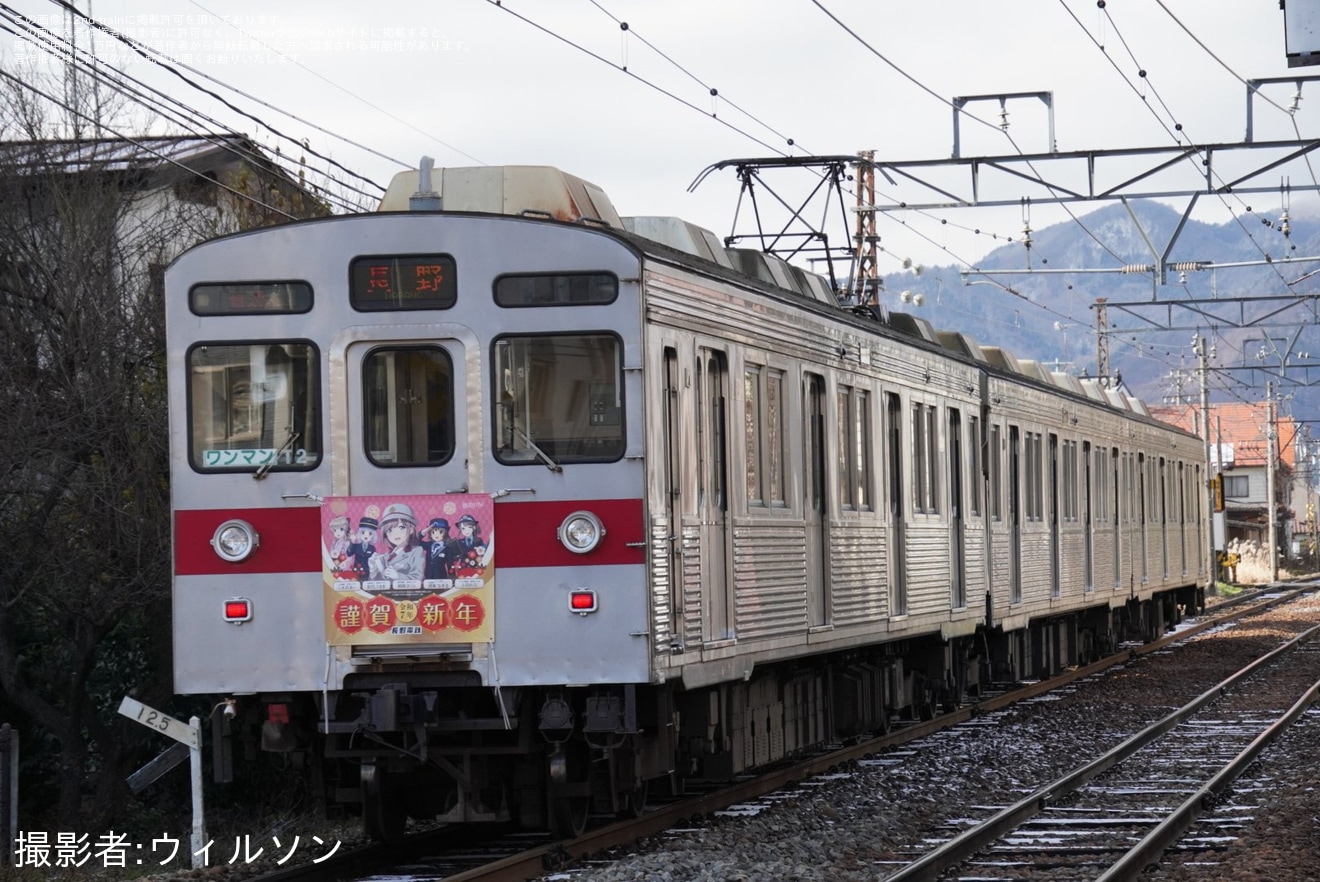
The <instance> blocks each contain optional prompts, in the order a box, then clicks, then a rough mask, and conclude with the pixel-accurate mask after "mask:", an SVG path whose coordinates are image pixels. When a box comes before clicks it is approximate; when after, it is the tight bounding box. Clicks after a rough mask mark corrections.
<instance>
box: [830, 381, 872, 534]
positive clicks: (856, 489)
mask: <svg viewBox="0 0 1320 882" xmlns="http://www.w3.org/2000/svg"><path fill="white" fill-rule="evenodd" d="M838 408H839V413H838V419H839V433H838V434H839V466H838V472H839V474H838V478H839V505H840V506H841V507H842V508H845V509H851V510H854V511H870V510H871V471H872V467H871V452H872V445H871V396H870V395H869V394H868V393H867V391H866V390H865V389H855V388H853V387H851V386H840V387H839V389H838Z"/></svg>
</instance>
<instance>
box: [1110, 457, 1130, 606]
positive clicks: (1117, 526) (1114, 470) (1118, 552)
mask: <svg viewBox="0 0 1320 882" xmlns="http://www.w3.org/2000/svg"><path fill="white" fill-rule="evenodd" d="M1109 460H1110V465H1111V474H1110V480H1109V489H1108V490H1106V491H1105V492H1106V493H1109V492H1112V494H1113V496H1112V499H1113V501H1114V504H1113V505H1112V506H1110V509H1109V513H1110V517H1111V518H1112V519H1113V521H1112V522H1113V533H1114V541H1113V551H1114V586H1115V587H1117V586H1119V585H1121V584H1123V550H1122V546H1123V541H1122V540H1123V528H1122V526H1121V520H1120V515H1122V516H1124V517H1125V516H1126V515H1127V508H1126V506H1124V505H1123V494H1122V493H1120V492H1119V487H1120V486H1121V485H1120V484H1119V469H1118V448H1117V447H1115V448H1113V449H1112V451H1111V452H1110V457H1109Z"/></svg>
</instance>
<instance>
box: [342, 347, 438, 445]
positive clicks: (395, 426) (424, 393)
mask: <svg viewBox="0 0 1320 882" xmlns="http://www.w3.org/2000/svg"><path fill="white" fill-rule="evenodd" d="M453 387H454V369H453V363H452V362H451V361H450V360H449V354H448V353H447V352H445V351H444V350H443V349H436V348H433V347H409V348H394V347H387V348H381V349H373V350H372V351H371V352H370V353H369V354H368V355H367V356H366V357H365V358H364V359H363V360H362V410H363V413H362V425H363V431H364V432H365V433H366V438H365V445H364V448H363V449H365V450H366V452H367V458H368V459H370V460H371V461H372V462H373V463H375V464H376V465H379V466H434V465H442V464H443V463H446V462H448V461H449V460H450V458H451V457H452V456H453V455H454V388H453Z"/></svg>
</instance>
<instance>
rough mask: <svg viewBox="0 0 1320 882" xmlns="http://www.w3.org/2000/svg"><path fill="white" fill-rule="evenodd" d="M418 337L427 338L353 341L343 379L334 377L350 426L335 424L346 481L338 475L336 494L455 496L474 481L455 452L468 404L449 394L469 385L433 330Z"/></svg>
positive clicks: (456, 357) (460, 361) (457, 360)
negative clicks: (340, 388) (420, 477)
mask: <svg viewBox="0 0 1320 882" xmlns="http://www.w3.org/2000/svg"><path fill="white" fill-rule="evenodd" d="M417 333H418V336H419V338H420V337H423V335H425V334H429V335H430V336H429V337H427V338H425V339H417V340H407V339H399V340H390V341H371V342H366V341H361V342H354V343H352V344H351V345H349V346H348V347H347V352H346V356H345V357H344V359H343V362H342V364H343V371H344V373H343V375H342V376H333V377H332V380H331V381H332V383H334V384H335V385H339V384H341V383H342V384H343V388H345V389H346V390H347V395H346V398H347V402H348V408H347V413H348V424H347V425H346V426H335V427H334V434H335V436H337V438H338V439H339V440H336V441H335V442H334V443H346V444H347V446H348V450H347V453H348V457H347V462H348V475H347V478H348V480H347V482H344V481H342V479H341V478H340V476H338V475H337V476H336V481H335V493H336V494H338V495H359V494H369V495H376V496H379V495H387V494H399V495H407V494H417V493H422V494H429V493H446V492H461V491H462V489H463V488H464V487H465V486H467V484H468V482H469V481H471V480H472V478H473V476H472V475H471V474H470V473H469V471H468V466H467V465H466V464H465V461H466V460H467V459H468V458H467V457H464V456H459V455H456V454H457V448H456V443H457V439H460V438H464V437H466V426H467V420H466V410H467V408H466V402H459V401H456V400H455V394H454V390H455V389H466V388H467V382H466V378H465V376H464V360H463V358H462V350H461V349H459V350H458V354H457V355H456V354H455V353H454V352H453V351H451V350H452V348H453V347H451V346H449V345H446V343H445V342H444V341H441V342H439V343H437V342H436V341H435V338H434V330H430V331H427V330H423V329H419V330H418V332H417ZM335 361H336V359H335V358H334V357H333V354H332V358H331V362H332V363H334V362H335ZM333 394H336V393H334V390H332V395H333ZM332 412H333V411H332ZM359 421H360V422H359ZM409 466H415V467H416V468H409ZM418 469H424V470H425V471H424V473H425V475H426V479H427V483H426V485H425V486H421V487H419V486H418V475H419V474H421V473H420V472H419V471H418Z"/></svg>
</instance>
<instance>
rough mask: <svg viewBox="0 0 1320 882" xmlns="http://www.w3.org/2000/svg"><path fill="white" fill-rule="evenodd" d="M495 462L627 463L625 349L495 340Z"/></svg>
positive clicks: (600, 343) (586, 339) (569, 341)
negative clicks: (619, 460) (623, 394)
mask: <svg viewBox="0 0 1320 882" xmlns="http://www.w3.org/2000/svg"><path fill="white" fill-rule="evenodd" d="M494 369H495V378H494V379H495V382H494V384H493V389H494V394H495V396H496V402H495V407H494V408H493V410H494V412H495V426H494V429H495V443H494V449H495V458H496V459H497V460H499V461H500V462H502V463H507V464H510V465H517V464H523V463H527V464H535V463H540V464H542V465H546V466H548V467H551V468H555V467H558V466H559V465H561V464H563V463H568V462H604V461H612V460H616V459H618V458H619V457H621V456H623V448H624V437H623V402H622V399H621V396H622V388H623V387H622V383H621V380H622V345H621V343H620V341H619V339H618V338H617V337H615V336H614V335H612V334H555V335H540V336H509V337H502V338H500V339H498V340H496V341H495V354H494Z"/></svg>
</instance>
